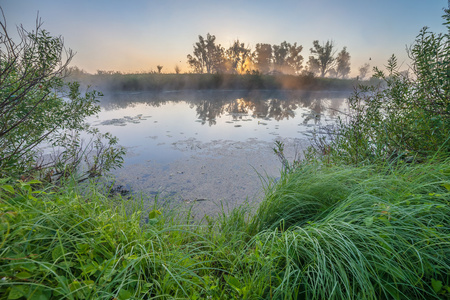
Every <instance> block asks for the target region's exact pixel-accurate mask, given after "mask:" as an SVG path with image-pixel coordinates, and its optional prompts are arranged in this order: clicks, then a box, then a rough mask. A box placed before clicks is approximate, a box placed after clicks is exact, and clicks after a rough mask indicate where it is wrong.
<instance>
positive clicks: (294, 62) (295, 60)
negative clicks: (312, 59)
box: [286, 43, 303, 74]
mask: <svg viewBox="0 0 450 300" xmlns="http://www.w3.org/2000/svg"><path fill="white" fill-rule="evenodd" d="M287 45H288V49H289V52H288V57H287V59H286V62H287V65H288V66H289V67H290V68H291V70H293V72H294V73H296V74H298V73H299V72H300V71H301V69H302V68H303V65H302V64H303V56H301V55H300V52H302V50H303V46H301V45H299V46H297V43H294V44H293V45H291V44H289V43H288V44H287Z"/></svg>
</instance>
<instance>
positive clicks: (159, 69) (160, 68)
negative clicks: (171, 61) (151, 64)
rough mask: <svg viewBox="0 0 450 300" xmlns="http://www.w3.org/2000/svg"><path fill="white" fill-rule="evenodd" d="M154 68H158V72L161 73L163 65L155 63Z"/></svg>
mask: <svg viewBox="0 0 450 300" xmlns="http://www.w3.org/2000/svg"><path fill="white" fill-rule="evenodd" d="M156 68H158V74H161V70H162V68H163V66H161V65H157V66H156Z"/></svg>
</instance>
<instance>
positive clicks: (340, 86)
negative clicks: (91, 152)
mask: <svg viewBox="0 0 450 300" xmlns="http://www.w3.org/2000/svg"><path fill="white" fill-rule="evenodd" d="M68 79H69V80H76V81H79V82H81V83H84V84H85V85H91V86H92V87H94V88H95V89H99V90H106V91H162V90H218V89H225V90H324V91H330V90H334V91H344V90H353V89H354V87H355V86H356V85H358V84H360V83H363V84H374V83H376V80H374V79H373V80H369V81H363V82H361V81H358V80H356V79H339V78H320V77H315V76H309V75H284V74H278V75H264V74H246V75H238V74H157V73H140V74H122V73H118V72H103V73H99V74H85V73H74V74H72V75H71V76H70V77H69V78H68Z"/></svg>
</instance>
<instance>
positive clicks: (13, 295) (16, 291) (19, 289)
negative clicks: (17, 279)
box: [8, 285, 27, 299]
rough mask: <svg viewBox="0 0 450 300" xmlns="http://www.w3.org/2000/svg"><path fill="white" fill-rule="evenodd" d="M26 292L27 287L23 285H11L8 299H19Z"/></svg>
mask: <svg viewBox="0 0 450 300" xmlns="http://www.w3.org/2000/svg"><path fill="white" fill-rule="evenodd" d="M26 294H27V287H26V286H25V285H13V287H12V288H11V290H10V291H9V295H8V299H19V298H21V297H23V296H26Z"/></svg>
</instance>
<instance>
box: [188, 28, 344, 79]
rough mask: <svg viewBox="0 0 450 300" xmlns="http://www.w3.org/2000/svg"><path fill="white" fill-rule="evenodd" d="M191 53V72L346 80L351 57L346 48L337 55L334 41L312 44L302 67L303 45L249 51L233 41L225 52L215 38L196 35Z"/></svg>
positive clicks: (261, 46) (262, 46)
mask: <svg viewBox="0 0 450 300" xmlns="http://www.w3.org/2000/svg"><path fill="white" fill-rule="evenodd" d="M198 39H199V41H198V42H196V43H195V44H194V51H193V53H192V54H188V55H187V59H188V61H187V62H188V64H189V66H190V67H191V69H192V71H193V72H194V73H200V74H203V73H208V74H214V73H230V74H255V73H261V74H292V75H294V74H295V75H297V74H314V75H318V76H320V77H325V76H329V77H341V78H346V77H347V76H348V74H349V73H350V54H349V52H348V51H347V47H343V49H342V50H341V51H340V52H339V53H337V49H336V46H335V44H334V42H333V41H327V42H326V43H319V41H318V40H315V41H313V47H312V48H310V56H309V58H308V61H307V62H306V64H305V65H303V62H304V58H303V56H302V55H301V52H302V50H303V46H301V45H297V43H293V44H291V43H288V42H286V41H284V42H282V43H281V44H280V45H271V44H264V43H258V44H256V46H255V49H254V50H252V49H251V48H250V47H249V46H246V45H245V44H244V43H242V42H240V41H239V40H236V41H234V42H233V44H232V45H231V46H230V47H229V48H228V49H225V48H224V47H222V46H221V45H220V44H217V43H216V37H215V36H214V35H211V34H209V33H208V34H207V35H206V38H204V37H202V36H201V35H199V36H198Z"/></svg>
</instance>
